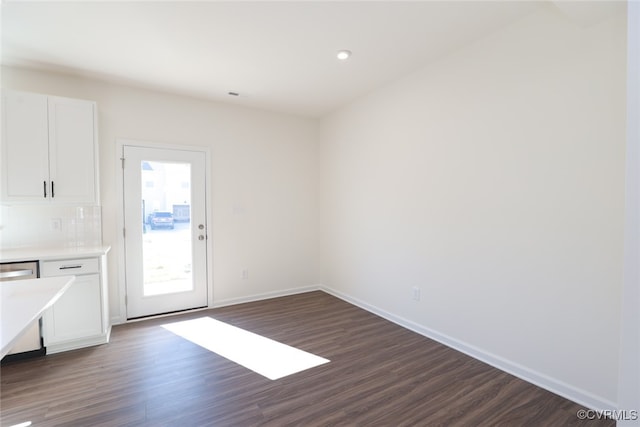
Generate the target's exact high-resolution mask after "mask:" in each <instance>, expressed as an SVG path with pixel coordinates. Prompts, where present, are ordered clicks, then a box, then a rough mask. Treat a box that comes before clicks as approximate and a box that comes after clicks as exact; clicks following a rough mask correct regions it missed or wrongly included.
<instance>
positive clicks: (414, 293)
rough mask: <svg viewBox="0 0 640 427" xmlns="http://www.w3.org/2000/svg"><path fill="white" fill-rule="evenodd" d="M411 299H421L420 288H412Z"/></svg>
mask: <svg viewBox="0 0 640 427" xmlns="http://www.w3.org/2000/svg"><path fill="white" fill-rule="evenodd" d="M411 299H412V300H414V301H420V288H419V287H417V286H414V287H413V288H411Z"/></svg>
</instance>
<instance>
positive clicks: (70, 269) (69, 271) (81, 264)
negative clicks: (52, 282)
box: [40, 258, 100, 277]
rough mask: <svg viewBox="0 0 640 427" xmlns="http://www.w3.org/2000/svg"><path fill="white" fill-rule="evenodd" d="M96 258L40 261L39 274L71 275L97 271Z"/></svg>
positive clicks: (46, 275)
mask: <svg viewBox="0 0 640 427" xmlns="http://www.w3.org/2000/svg"><path fill="white" fill-rule="evenodd" d="M99 272H100V263H99V262H98V258H80V259H65V260H62V261H44V262H41V263H40V276H42V277H51V276H71V275H76V274H90V273H99Z"/></svg>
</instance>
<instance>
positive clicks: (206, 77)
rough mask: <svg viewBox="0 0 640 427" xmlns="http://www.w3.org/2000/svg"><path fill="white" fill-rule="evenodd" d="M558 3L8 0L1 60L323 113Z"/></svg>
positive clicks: (283, 109) (242, 102)
mask: <svg viewBox="0 0 640 427" xmlns="http://www.w3.org/2000/svg"><path fill="white" fill-rule="evenodd" d="M548 4H549V3H545V2H524V1H504V2H501V1H471V2H462V1H414V2H401V1H375V2H365V1H351V2H343V1H318V2H314V1H285V2H272V1H257V2H246V1H228V2H221V1H209V2H202V1H201V2H179V1H174V2H167V1H157V2H153V1H139V2H56V1H47V2H23V1H6V0H5V1H3V3H2V9H1V13H2V58H1V60H2V64H3V65H9V66H20V67H28V68H34V69H43V70H49V71H57V72H63V73H69V74H74V75H80V76H88V77H92V78H98V79H102V80H107V81H115V82H119V83H125V84H129V85H136V86H141V87H146V88H151V89H160V90H163V91H166V92H171V93H179V94H183V95H188V96H194V97H198V98H205V99H211V100H216V101H223V102H231V103H235V104H240V105H245V106H251V107H257V108H262V109H268V110H273V111H279V112H286V113H291V114H296V115H301V116H307V117H321V116H323V115H325V114H327V113H329V112H331V111H332V110H334V109H336V108H338V107H339V106H341V105H343V104H345V103H347V102H349V101H351V100H353V99H355V98H357V97H359V96H362V95H364V94H366V93H367V92H369V91H371V90H372V89H374V88H376V87H379V86H381V85H384V84H385V83H387V82H390V81H393V80H395V79H397V78H399V77H401V76H403V75H406V74H408V73H410V72H411V71H414V70H416V69H418V68H420V67H424V66H426V65H427V64H428V63H429V62H430V61H433V60H435V59H437V58H439V57H441V56H443V55H445V54H447V53H448V52H450V51H452V50H454V49H457V48H459V47H461V46H463V45H465V44H468V43H470V42H472V41H473V40H476V39H478V38H480V37H483V36H486V35H488V34H490V33H492V32H494V31H496V30H497V29H499V28H500V27H503V26H505V25H508V24H509V23H511V22H513V21H514V20H516V19H519V18H521V17H523V16H524V15H526V14H528V13H531V12H532V11H534V10H535V9H536V8H539V7H545V6H548ZM340 49H349V50H351V51H352V52H353V55H352V57H351V58H350V59H349V60H348V61H344V62H341V61H338V60H337V59H336V52H337V51H338V50H340ZM229 92H237V93H239V96H231V95H229Z"/></svg>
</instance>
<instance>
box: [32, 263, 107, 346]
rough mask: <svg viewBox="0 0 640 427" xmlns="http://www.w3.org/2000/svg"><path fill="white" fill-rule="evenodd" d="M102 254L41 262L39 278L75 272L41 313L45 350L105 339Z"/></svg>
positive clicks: (105, 307)
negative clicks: (71, 278)
mask: <svg viewBox="0 0 640 427" xmlns="http://www.w3.org/2000/svg"><path fill="white" fill-rule="evenodd" d="M105 259H106V257H105V256H102V257H94V258H80V259H67V260H57V261H43V262H41V263H40V277H52V276H68V275H75V276H76V279H75V281H74V282H73V283H72V284H71V286H70V287H69V289H68V290H67V291H66V292H65V293H64V294H63V295H62V296H61V297H60V299H59V300H58V301H56V303H55V304H54V305H53V306H52V307H51V308H49V309H47V310H46V311H45V313H44V315H43V316H42V326H43V331H42V333H43V337H44V345H45V346H46V347H47V353H48V354H51V353H58V352H61V351H67V350H73V349H76V348H82V347H88V346H92V345H98V344H105V343H107V342H108V341H109V332H110V327H109V324H108V317H107V293H106V277H105V276H104V274H105V273H106V266H105V263H106V261H105Z"/></svg>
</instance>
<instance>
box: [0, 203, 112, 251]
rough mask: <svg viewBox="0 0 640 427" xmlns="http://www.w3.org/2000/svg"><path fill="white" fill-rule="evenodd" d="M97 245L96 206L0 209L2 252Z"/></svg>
mask: <svg viewBox="0 0 640 427" xmlns="http://www.w3.org/2000/svg"><path fill="white" fill-rule="evenodd" d="M101 244H102V217H101V208H100V206H43V205H10V206H6V205H1V206H0V248H2V249H20V248H31V247H42V248H47V247H66V248H68V247H83V246H87V247H89V246H98V245H101Z"/></svg>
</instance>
